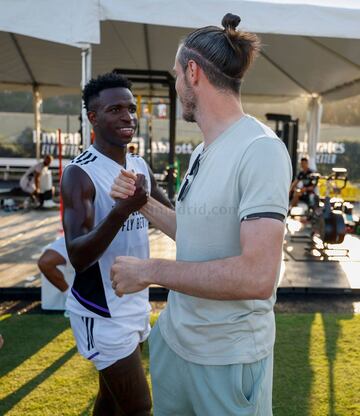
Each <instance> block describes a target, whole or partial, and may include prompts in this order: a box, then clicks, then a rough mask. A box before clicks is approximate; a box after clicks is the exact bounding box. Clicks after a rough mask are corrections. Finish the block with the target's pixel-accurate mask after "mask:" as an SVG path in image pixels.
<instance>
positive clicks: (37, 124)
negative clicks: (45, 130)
mask: <svg viewBox="0 0 360 416" xmlns="http://www.w3.org/2000/svg"><path fill="white" fill-rule="evenodd" d="M41 104H42V98H41V94H40V91H39V87H38V85H34V86H33V108H34V131H35V144H36V153H35V154H36V159H37V160H39V159H40V157H41V154H40V137H41V113H40V107H41Z"/></svg>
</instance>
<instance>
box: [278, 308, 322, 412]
mask: <svg viewBox="0 0 360 416" xmlns="http://www.w3.org/2000/svg"><path fill="white" fill-rule="evenodd" d="M314 316H315V315H314V314H313V313H309V314H299V315H293V314H278V315H277V320H276V321H277V323H276V324H277V334H278V335H277V339H276V344H275V360H274V392H273V411H274V416H289V415H292V416H295V415H296V416H309V405H310V403H309V399H310V392H311V385H312V380H313V371H312V369H311V366H310V363H309V355H310V351H309V346H310V337H311V327H312V324H313V320H314Z"/></svg>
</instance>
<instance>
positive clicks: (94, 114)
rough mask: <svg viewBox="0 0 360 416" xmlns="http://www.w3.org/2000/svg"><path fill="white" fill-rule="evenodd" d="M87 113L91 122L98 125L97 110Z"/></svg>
mask: <svg viewBox="0 0 360 416" xmlns="http://www.w3.org/2000/svg"><path fill="white" fill-rule="evenodd" d="M86 114H87V117H88V119H89V121H90V124H91V125H92V126H96V113H95V111H88V112H87V113H86Z"/></svg>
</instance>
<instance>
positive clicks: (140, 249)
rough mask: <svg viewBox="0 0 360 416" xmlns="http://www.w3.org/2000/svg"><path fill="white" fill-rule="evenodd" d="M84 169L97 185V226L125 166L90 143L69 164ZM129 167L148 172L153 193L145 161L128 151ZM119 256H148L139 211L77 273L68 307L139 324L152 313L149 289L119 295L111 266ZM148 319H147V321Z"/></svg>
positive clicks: (87, 314) (145, 225) (110, 204)
mask: <svg viewBox="0 0 360 416" xmlns="http://www.w3.org/2000/svg"><path fill="white" fill-rule="evenodd" d="M71 165H76V166H78V167H79V168H81V169H83V170H84V171H85V172H86V173H87V175H88V176H89V178H90V179H91V181H92V182H93V184H94V187H95V200H94V208H95V221H94V227H96V225H97V224H98V223H99V222H100V221H102V220H103V219H104V218H105V217H106V216H107V215H108V213H109V212H110V210H111V209H112V207H113V206H114V200H113V199H112V198H111V197H110V195H109V194H110V190H111V185H112V184H113V181H114V179H115V177H117V176H118V175H119V173H120V169H121V168H124V167H123V166H121V165H119V164H118V163H116V162H115V161H114V160H112V159H110V158H108V157H107V156H105V155H103V154H102V153H100V152H99V151H97V150H96V149H95V148H94V147H93V146H90V147H89V148H88V149H87V150H86V151H84V152H83V153H82V154H81V155H79V156H78V157H76V158H75V159H74V160H73V161H72V162H71V164H70V165H69V166H71ZM126 169H127V170H131V169H132V170H134V171H135V173H142V174H143V175H145V178H146V180H147V184H148V187H149V192H150V185H151V182H150V176H149V171H148V168H147V165H146V163H145V161H144V160H143V159H142V158H141V157H140V156H137V155H132V154H129V153H127V155H126ZM116 256H134V257H138V258H142V259H144V258H148V257H149V239H148V221H147V220H146V218H145V217H144V216H143V215H141V214H140V213H139V212H134V213H132V214H131V215H130V216H129V218H128V219H127V220H126V221H125V223H124V224H123V226H122V227H121V228H120V230H119V232H118V233H117V234H116V236H115V238H114V239H113V241H112V242H111V244H110V245H109V247H108V248H107V250H106V251H105V252H104V253H103V255H102V256H101V257H100V259H99V260H98V261H97V262H96V263H95V264H93V265H92V266H91V267H89V268H88V269H87V270H85V271H84V272H81V273H76V275H75V280H74V284H73V286H72V288H71V291H70V293H69V296H68V300H67V303H66V308H67V309H68V310H69V311H71V312H73V313H76V314H79V315H81V316H85V317H95V316H102V317H105V318H111V317H127V318H129V320H128V321H127V322H128V323H129V324H130V323H131V317H133V319H135V320H136V323H138V322H139V321H138V320H139V319H141V320H142V318H145V316H147V315H148V313H149V312H150V309H151V308H150V304H149V300H148V299H149V293H148V289H145V290H143V291H141V292H137V293H134V294H130V295H124V296H122V297H118V296H116V295H115V292H114V290H113V289H112V287H111V280H110V269H111V266H112V265H113V263H114V260H115V257H116ZM144 322H145V321H144Z"/></svg>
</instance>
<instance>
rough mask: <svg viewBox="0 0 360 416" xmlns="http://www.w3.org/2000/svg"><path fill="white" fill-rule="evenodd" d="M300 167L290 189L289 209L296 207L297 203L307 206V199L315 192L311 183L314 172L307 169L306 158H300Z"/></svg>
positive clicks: (308, 200) (307, 162)
mask: <svg viewBox="0 0 360 416" xmlns="http://www.w3.org/2000/svg"><path fill="white" fill-rule="evenodd" d="M300 166H301V170H300V172H299V173H298V175H297V177H296V179H295V180H294V181H293V182H292V184H291V187H290V199H291V202H290V208H293V207H296V205H297V204H298V202H299V201H303V202H305V203H306V204H309V203H310V198H309V197H310V195H311V194H312V193H314V190H315V189H314V185H313V184H312V181H311V174H313V173H314V171H313V170H312V169H310V168H309V160H308V159H307V158H306V157H303V158H301V161H300Z"/></svg>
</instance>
